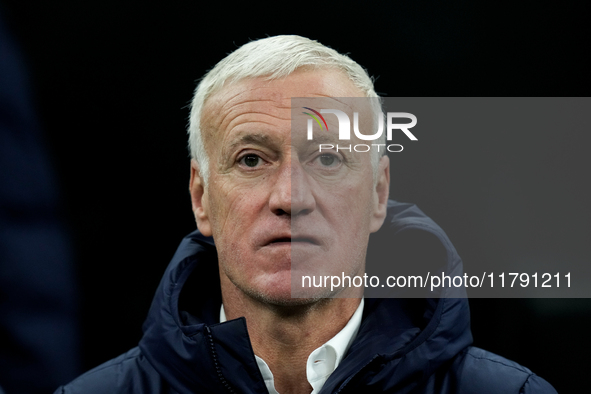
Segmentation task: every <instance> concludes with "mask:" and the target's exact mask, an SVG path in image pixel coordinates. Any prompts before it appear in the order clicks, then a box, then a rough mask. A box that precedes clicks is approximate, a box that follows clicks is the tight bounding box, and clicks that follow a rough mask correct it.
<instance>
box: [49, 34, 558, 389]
mask: <svg viewBox="0 0 591 394" xmlns="http://www.w3.org/2000/svg"><path fill="white" fill-rule="evenodd" d="M296 97H301V98H309V99H310V100H317V99H319V100H327V102H328V103H331V105H334V106H341V107H348V106H350V103H349V101H348V100H349V99H348V98H352V100H354V99H353V98H355V97H366V98H370V101H371V98H372V97H376V94H375V92H374V90H373V84H372V82H371V79H370V78H369V77H368V75H367V74H366V72H365V71H364V70H363V69H362V68H361V67H360V66H359V65H358V64H356V63H355V62H353V61H352V60H351V59H349V58H348V57H346V56H343V55H340V54H338V53H337V52H335V51H334V50H332V49H329V48H327V47H324V46H322V45H321V44H319V43H317V42H314V41H311V40H308V39H305V38H302V37H297V36H278V37H271V38H267V39H264V40H259V41H255V42H251V43H249V44H246V45H244V46H243V47H241V48H239V49H238V50H236V51H235V52H234V53H232V54H230V55H229V56H228V57H226V58H225V59H224V60H222V61H221V62H220V63H218V65H216V67H214V68H213V69H212V70H211V71H210V72H209V73H208V74H207V75H206V76H205V77H204V78H203V80H202V81H201V82H200V84H199V86H198V88H197V90H196V92H195V97H194V99H193V105H192V110H191V122H190V126H189V132H190V149H191V155H192V161H191V178H190V193H191V199H192V207H193V213H194V215H195V219H196V222H197V226H198V229H199V231H198V232H194V233H192V234H190V235H189V236H188V237H186V238H185V240H184V241H183V242H182V243H181V246H180V247H179V249H178V250H177V253H176V254H175V256H174V257H173V259H172V262H171V263H170V265H169V267H168V269H167V270H166V273H165V275H164V278H163V279H162V282H161V284H160V287H159V289H158V291H157V294H156V296H155V298H154V301H153V304H152V307H151V310H150V312H149V316H148V319H147V320H146V323H145V324H144V336H143V338H142V340H141V341H140V344H139V347H137V348H134V349H132V350H131V351H129V352H128V353H126V354H124V355H122V356H120V357H118V358H116V359H114V360H111V361H109V362H107V363H106V364H104V365H102V366H99V367H97V368H95V369H94V370H92V371H90V372H88V373H86V374H85V375H83V376H81V377H80V378H78V379H77V380H75V381H74V382H72V383H71V384H69V385H67V386H65V387H62V388H60V389H58V391H57V392H60V393H107V392H108V393H200V392H212V393H218V392H229V393H258V392H260V393H265V392H269V393H282V394H285V393H311V392H312V393H331V392H341V393H345V392H351V393H353V392H355V393H358V392H363V393H367V392H376V393H381V392H396V393H405V392H416V393H419V392H420V393H455V392H466V393H468V392H470V393H471V392H474V393H524V392H525V393H553V392H555V391H554V390H553V388H552V387H551V386H550V385H549V384H548V383H547V382H546V381H544V380H543V379H541V378H539V377H537V376H536V375H534V374H533V373H531V372H530V371H529V370H528V369H526V368H524V367H521V366H519V365H518V364H515V363H513V362H511V361H508V360H506V359H503V358H502V357H499V356H496V355H493V354H490V353H488V352H485V351H483V350H480V349H477V348H472V347H470V343H471V340H472V337H471V333H470V329H469V312H468V304H467V300H466V299H465V298H453V299H452V298H447V297H446V295H447V296H449V294H448V293H445V292H446V290H442V291H443V293H442V294H440V296H441V298H437V299H434V298H429V299H427V298H425V299H403V298H397V299H380V300H376V299H363V298H362V294H361V293H357V294H355V293H346V292H347V291H349V290H351V289H343V288H337V289H336V290H335V289H330V290H331V291H328V288H327V287H326V286H325V287H323V288H317V287H314V288H311V287H310V288H304V289H299V291H303V293H300V294H299V296H298V297H297V298H295V297H292V296H293V293H292V292H293V290H294V283H298V282H297V280H296V281H292V279H293V277H294V276H295V277H296V278H302V277H303V276H305V275H304V274H306V273H310V272H311V273H315V272H322V271H323V270H324V269H329V270H331V269H334V268H335V267H336V269H337V271H342V272H343V273H346V274H347V275H350V276H360V275H363V273H364V272H365V270H366V266H365V263H366V255H367V251H368V243H369V238H370V234H372V233H376V235H375V237H374V239H378V240H382V239H385V241H384V242H388V243H391V245H393V247H394V248H393V249H392V250H396V251H397V254H400V256H405V259H404V260H401V261H405V262H406V263H409V264H411V265H412V264H414V263H415V262H417V263H421V264H423V263H424V262H425V261H428V264H429V265H430V266H432V267H437V268H439V269H445V270H446V273H447V272H449V273H453V272H455V273H461V260H460V259H459V257H458V256H457V253H456V252H455V250H454V248H453V246H452V245H451V243H450V242H449V240H448V239H447V237H446V236H445V234H444V233H443V231H441V229H440V228H439V227H438V226H437V225H436V224H435V223H433V222H432V221H431V220H430V219H429V218H427V217H425V216H424V214H423V213H422V212H421V211H420V210H418V209H417V208H416V207H415V206H413V205H410V204H401V203H396V202H394V201H388V189H389V162H388V157H387V156H384V155H381V154H379V153H373V152H372V153H366V154H353V152H347V151H336V150H334V149H332V150H327V151H322V152H321V151H319V150H318V147H317V146H316V147H314V145H313V144H311V142H310V140H309V139H308V138H306V135H305V130H304V133H302V132H300V131H302V130H299V129H297V128H294V126H292V120H293V119H294V114H295V113H299V114H300V115H299V116H303V115H302V114H301V112H302V111H300V110H298V111H295V112H293V113H292V110H293V105H292V101H291V100H292V98H296ZM374 101H375V100H374ZM327 119H328V123H326V124H325V126H326V128H327V129H331V130H334V127H333V126H335V124H334V123H331V122H334V119H329V118H328V117H327ZM324 138H328V142H330V141H332V140H331V139H330V138H336V137H334V135H333V136H332V137H331V136H330V134H328V133H327V134H325V137H324ZM384 223H386V224H385V225H384ZM378 230H380V231H378ZM214 242H215V244H214ZM218 280H219V286H218ZM353 291H355V289H353ZM342 293H344V294H342ZM343 295H346V296H347V297H344V296H343Z"/></svg>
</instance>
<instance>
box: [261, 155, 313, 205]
mask: <svg viewBox="0 0 591 394" xmlns="http://www.w3.org/2000/svg"><path fill="white" fill-rule="evenodd" d="M269 207H270V209H271V211H272V212H273V213H274V214H275V215H278V216H281V215H288V216H297V215H305V214H308V213H310V212H312V211H313V210H314V209H315V207H316V200H315V198H314V195H313V193H312V190H311V188H310V184H309V182H308V179H307V177H306V173H305V171H304V169H303V168H302V165H301V163H300V162H299V160H298V159H297V158H292V159H291V160H290V161H286V162H285V163H284V164H283V165H282V166H281V168H280V169H279V170H278V175H277V177H276V183H275V184H274V185H273V190H272V192H271V196H270V200H269Z"/></svg>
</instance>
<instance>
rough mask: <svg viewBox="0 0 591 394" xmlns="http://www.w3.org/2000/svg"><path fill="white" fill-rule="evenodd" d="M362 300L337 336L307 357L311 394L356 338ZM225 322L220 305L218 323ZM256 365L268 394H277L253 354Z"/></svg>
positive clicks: (268, 374)
mask: <svg viewBox="0 0 591 394" xmlns="http://www.w3.org/2000/svg"><path fill="white" fill-rule="evenodd" d="M363 305H364V300H363V298H362V299H361V302H360V303H359V306H358V307H357V310H356V311H355V313H353V316H351V319H349V322H348V323H347V325H346V326H345V327H343V329H342V330H341V331H339V332H338V334H337V335H335V336H334V337H332V338H331V339H330V340H328V342H326V343H325V344H324V345H322V346H320V347H319V348H318V349H316V350H314V351H313V352H312V353H310V355H309V356H308V362H307V363H306V376H307V378H308V382H309V383H310V386H312V389H313V390H312V394H316V393H318V392H319V391H320V389H321V388H322V386H324V383H326V380H327V379H328V377H329V376H330V374H332V373H333V372H334V370H335V369H337V367H338V366H339V363H340V362H341V360H342V359H343V357H345V353H347V350H349V347H350V346H351V343H353V340H354V339H355V337H356V336H357V332H358V331H359V326H360V325H361V316H362V315H363ZM225 321H226V312H225V311H224V306H223V305H222V307H221V309H220V323H223V322H225ZM255 358H256V362H257V365H258V366H259V369H260V371H261V375H263V379H264V380H265V385H266V386H267V390H269V394H279V393H278V392H277V390H276V389H275V382H274V378H273V373H272V372H271V369H270V368H269V366H268V365H267V363H266V362H265V360H263V359H262V358H260V357H259V356H257V355H256V354H255Z"/></svg>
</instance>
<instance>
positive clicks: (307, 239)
mask: <svg viewBox="0 0 591 394" xmlns="http://www.w3.org/2000/svg"><path fill="white" fill-rule="evenodd" d="M295 243H302V244H304V243H305V244H312V245H320V240H319V239H318V238H317V237H315V236H312V235H302V234H298V235H297V236H289V235H277V236H270V237H269V238H267V239H266V240H265V241H264V242H263V244H262V245H263V246H270V245H275V244H295Z"/></svg>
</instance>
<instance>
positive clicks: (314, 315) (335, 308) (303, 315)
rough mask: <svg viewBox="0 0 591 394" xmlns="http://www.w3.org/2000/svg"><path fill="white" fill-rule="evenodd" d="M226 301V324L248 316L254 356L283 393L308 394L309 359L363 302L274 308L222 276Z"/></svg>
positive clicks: (334, 300)
mask: <svg viewBox="0 0 591 394" xmlns="http://www.w3.org/2000/svg"><path fill="white" fill-rule="evenodd" d="M221 284H222V299H223V303H224V310H225V313H226V317H227V319H228V320H231V319H235V318H238V317H241V316H244V317H245V318H246V323H247V328H248V334H249V336H250V341H251V343H252V347H253V350H254V353H255V354H256V355H257V356H259V357H261V358H262V359H263V360H265V362H266V363H267V364H268V365H269V368H270V369H271V372H272V373H273V377H274V380H275V388H276V389H277V391H278V392H279V393H281V394H288V393H310V392H311V391H312V387H311V386H310V385H309V383H308V380H307V377H306V362H307V360H308V356H309V355H310V353H312V352H313V351H314V350H315V349H316V348H318V347H320V346H322V345H323V344H324V343H326V342H327V341H328V340H329V339H331V338H332V337H334V336H335V335H336V334H337V333H338V332H339V331H341V330H342V329H343V327H345V325H346V324H347V322H348V321H349V320H350V319H351V316H353V313H354V312H355V310H356V309H357V307H358V306H359V303H360V298H326V299H320V300H317V301H310V302H308V303H305V304H303V305H302V304H300V305H276V304H269V303H266V302H264V301H261V300H258V299H255V298H253V297H251V296H249V295H246V294H245V293H244V292H242V291H241V290H239V289H238V288H236V286H234V284H233V283H232V282H230V280H229V279H228V278H227V277H225V276H224V275H222V278H221Z"/></svg>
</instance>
